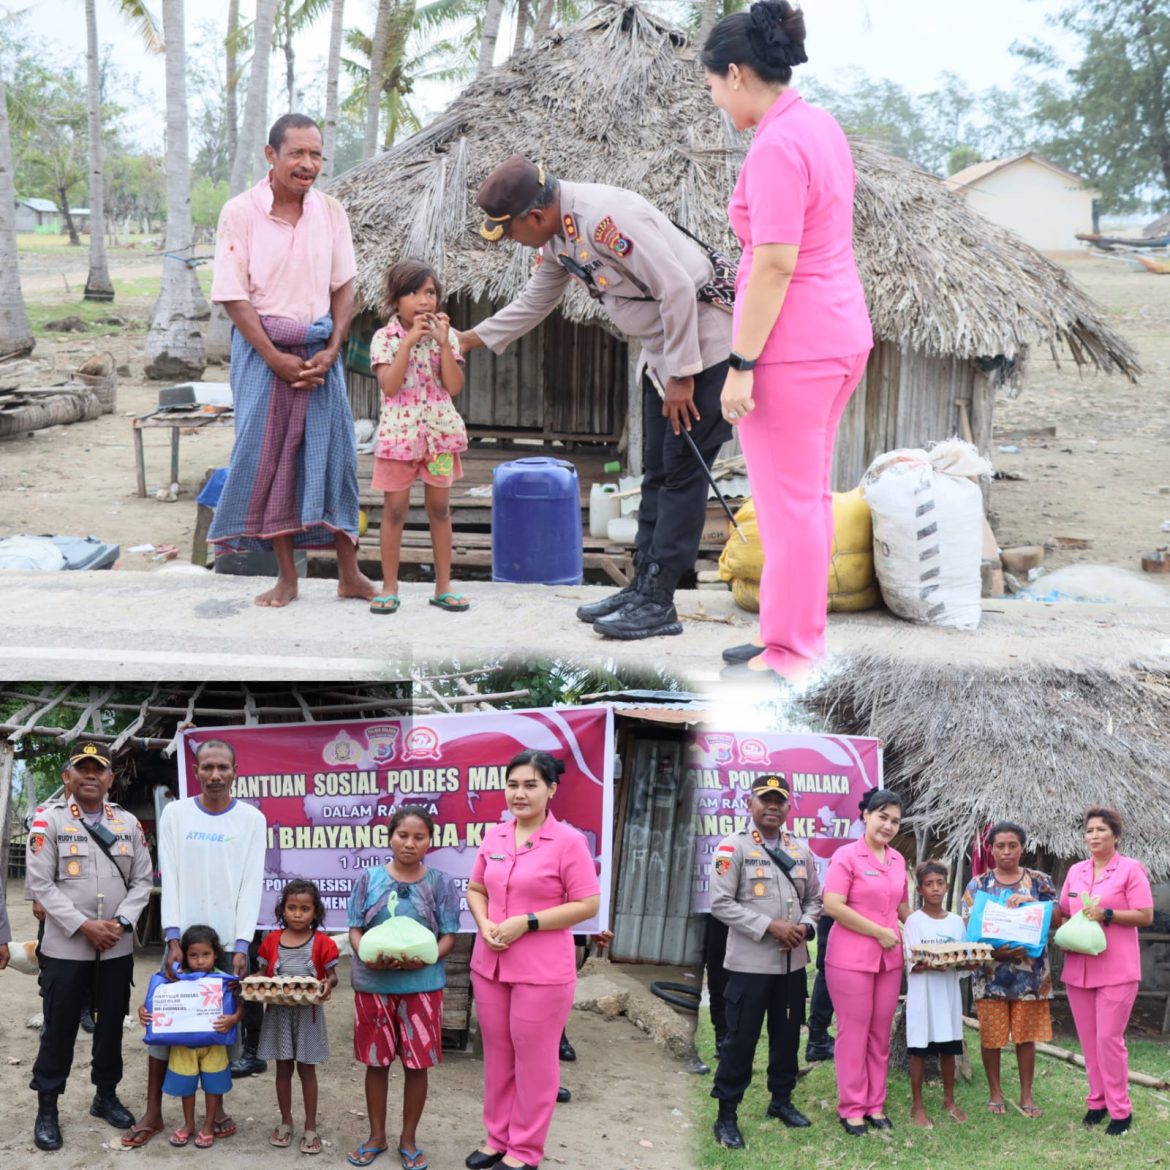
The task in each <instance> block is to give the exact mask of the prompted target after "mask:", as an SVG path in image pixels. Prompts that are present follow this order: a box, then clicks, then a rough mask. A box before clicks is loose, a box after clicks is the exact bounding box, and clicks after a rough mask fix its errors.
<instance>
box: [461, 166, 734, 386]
mask: <svg viewBox="0 0 1170 1170" xmlns="http://www.w3.org/2000/svg"><path fill="white" fill-rule="evenodd" d="M560 195H561V228H560V234H559V235H555V236H553V238H552V239H551V240H550V241H549V242H548V243H547V244H546V245H545V246H544V247H543V248H542V249H541V250H540V253H539V255H538V257H537V267H536V270H535V271H534V272H533V274H532V276H531V278H530V279H529V281H528V284H527V285H525V287H524V291H523V292H522V293H521V294H520V295H519V297H517V298H516V300H514V301H513V302H512V303H511V304H510V305H507V306H506V307H505V308H503V309H501V310H500V311H499V312H498V313H496V314H494V315H493V316H491V317H489V318H488V319H487V320H486V321H481V322H480V323H479V324H478V325H475V326H473V329H474V331H475V333H476V334H477V335H478V336H479V338H480V340H481V341H482V342H483V343H484V345H486V346H487V347H488V348H489V349H490V350H492V352H493V353H503V351H504V349H505V348H506V347H507V346H508V344H509V343H510V342H512V341H515V340H516V339H517V338H518V337H523V336H524V334H526V333H528V332H529V331H530V330H532V329H534V328H535V327H536V326H537V325H539V324H540V322H541V321H543V320H544V319H545V317H547V316H548V315H549V314H550V313H551V312H552V311H553V309H555V308H556V307H557V305H559V304H560V302H561V300H562V298H563V297H564V295H565V293H566V292H567V291H568V288H569V282H570V281H571V280H574V279H577V278H575V277H573V276H570V275H569V273H568V272H566V271H565V269H564V268H563V267H562V266H561V264H560V262H559V261H558V259H557V257H558V256H559V255H561V254H564V255H567V256H568V257H569V258H570V259H572V260H574V261H576V263H578V264H579V265H581V267H582V268H585V269H588V271H589V273H590V275H591V276H592V278H593V283H594V286H595V287H596V289H597V290H598V291H599V292H600V293H601V294H602V297H601V304H602V307H603V308H604V309H605V312H606V314H607V315H608V316H609V319H610V320H611V321H612V322H613V324H614V325H615V326H616V327H617V329H619V330H620V331H621V332H622V333H624V334H625V335H626V336H627V337H629V338H631V339H634V340H637V341H639V342H641V344H642V360H643V361H644V362H645V363H646V364H647V365H649V367H650V369H651V370H652V371H653V372H654V374H655V375H656V376H657V377H658V379H659V381H660V382H661V383H662V384H663V386H665V385H666V382H667V379H669V378H672V377H675V378H683V377H688V376H690V375H694V374H697V373H699V371H700V370H705V369H707V368H709V367H710V366H714V365H717V364H718V363H719V362H722V361H726V360H727V356H728V354H729V353H730V352H731V314H730V313H728V312H726V311H725V310H723V309H717V308H715V307H714V306H713V305H710V304H707V303H705V302H700V301H698V300H697V299H696V297H695V294H696V292H697V291H698V290H699V289H700V288H702V287H703V285H705V284H706V283H707V282H708V281H710V280H711V278H712V275H713V272H712V268H711V262H710V260H708V259H707V255H706V253H705V252H704V251H703V249H702V248H700V247H699V245H698V244H696V243H695V242H694V241H693V240H691V239H689V238H688V237H687V236H684V235H683V234H682V232H680V231H679V230H678V228H676V227H675V226H674V224H672V223H671V222H670V220H669V219H667V217H666V216H665V215H663V214H662V212H661V211H659V210H658V208H656V207H654V206H653V205H652V204H650V203H648V202H647V201H646V200H645V199H643V198H642V196H641V195H637V194H635V193H634V192H633V191H627V190H625V189H624V188H621V187H608V186H605V185H603V184H600V183H566V182H563V181H562V182H561V184H560ZM638 298H649V299H638Z"/></svg>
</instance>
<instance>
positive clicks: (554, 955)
mask: <svg viewBox="0 0 1170 1170" xmlns="http://www.w3.org/2000/svg"><path fill="white" fill-rule="evenodd" d="M471 880H472V881H473V882H479V884H480V885H482V886H485V887H486V888H487V892H488V917H489V918H490V919H491V920H492V921H493V922H502V921H503V920H504V919H505V918H510V917H511V916H512V915H514V914H535V913H537V912H538V911H540V910H547V909H549V908H550V907H552V906H563V905H564V904H565V903H566V902H576V901H579V900H580V899H581V898H590V897H592V896H593V895H594V894H599V893H600V892H601V885H600V883H599V881H598V878H597V867H596V866H595V865H594V864H593V858H592V857H591V856H590V853H589V846H588V845H587V844H586V843H585V838H584V836H583V835H582V834H581V833H579V832H578V831H577V830H576V829H574V828H573V827H572V826H571V825H562V824H561V823H560V821H558V820H557V819H556V817H554V816H553V815H552V813H551V812H550V813H549V814H548V816H547V817H546V818H545V822H544V824H543V825H542V826H541V827H540V831H539V832H537V833H535V834H534V835H533V836H532V837H530V838H529V839H528V841H527V842H526V844H525V846H524V848H523V849H520V850H517V849H516V823H515V821H507V822H505V823H504V824H502V825H497V826H496V827H495V828H494V829H490V830H489V831H488V832H487V833H486V834H485V836H484V839H483V844H482V845H481V846H480V847H479V853H478V854H477V855H476V858H475V862H474V864H473V865H472V867H471ZM471 969H472V970H473V971H474V972H475V973H476V974H477V975H483V976H485V977H486V978H488V979H496V980H498V981H499V982H501V983H553V984H555V983H573V982H574V981H575V980H576V978H577V952H576V948H575V947H574V945H573V932H572V931H571V930H536V931H532V932H531V933H529V934H522V935H521V936H520V937H519V938H518V939H517V940H516V941H515V942H514V943H512V945H511V946H510V947H508V949H507V950H505V951H493V950H492V949H491V948H490V947H489V946H488V945H487V944H486V943H485V942H484V941H483V938H482V937H479V936H477V937H476V940H475V948H474V950H473V951H472V954H471Z"/></svg>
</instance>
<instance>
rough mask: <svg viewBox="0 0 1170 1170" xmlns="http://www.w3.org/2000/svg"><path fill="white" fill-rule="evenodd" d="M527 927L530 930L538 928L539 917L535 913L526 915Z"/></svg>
mask: <svg viewBox="0 0 1170 1170" xmlns="http://www.w3.org/2000/svg"><path fill="white" fill-rule="evenodd" d="M528 929H529V930H530V931H532V930H539V929H540V919H539V918H537V917H536V915H535V914H529V915H528Z"/></svg>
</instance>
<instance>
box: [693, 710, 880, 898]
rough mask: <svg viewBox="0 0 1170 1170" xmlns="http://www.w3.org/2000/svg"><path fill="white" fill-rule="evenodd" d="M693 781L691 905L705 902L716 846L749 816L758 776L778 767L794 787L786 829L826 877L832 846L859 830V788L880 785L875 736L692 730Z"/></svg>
mask: <svg viewBox="0 0 1170 1170" xmlns="http://www.w3.org/2000/svg"><path fill="white" fill-rule="evenodd" d="M687 772H688V775H687V780H688V781H689V782H690V783H691V784H692V785H693V790H694V809H695V818H694V824H695V863H694V884H693V887H692V888H693V894H692V897H691V910H692V912H693V913H696V914H700V913H704V914H705V913H707V912H708V911H709V910H710V909H711V888H710V874H711V863H712V859H713V858H714V855H715V847H716V846H717V845H718V844H719V842H720V841H721V840H723V838H724V837H727V836H730V835H731V834H732V833H736V832H739V830H740V829H742V828H743V827H744V826H745V825H746V824H747V823H748V819H749V817H748V796H749V795H750V792H751V786H752V781H753V780H755V779H756V777H757V776H767V775H770V774H777V775H782V776H784V778H785V779H786V780H787V781H788V789H789V791H790V792H791V793H792V800H791V802H790V812H789V815H788V831H789V832H790V833H792V834H793V836H796V837H800V838H803V839H804V840H807V841H808V844H809V848H810V849H811V850H812V852H813V856H814V857H815V858H816V863H817V870H818V872H819V873H820V876H821V880H822V881H823V880H824V877H825V869H826V868H827V866H828V864H829V858H830V857H832V856H833V853H834V852H835V851H836V849H837V847H838V846H839V845H840V844H841V843H842V842H843V841H848V840H849V839H850V838H853V837H860V836H861V831H862V824H861V815H860V813H859V812H858V810H857V806H858V802H859V801H860V800H861V797H862V794H863V793H865V792H867V791H868V790H869V789H871V788H880V787H881V785H882V753H881V743H880V741H878V740H876V739H864V738H859V737H856V736H847V735H781V734H770V733H768V732H756V731H753V732H748V733H743V732H736V731H706V730H701V729H700V730H697V731H696V732H695V735H694V738H693V740H692V741H691V744H690V747H689V749H688V754H687Z"/></svg>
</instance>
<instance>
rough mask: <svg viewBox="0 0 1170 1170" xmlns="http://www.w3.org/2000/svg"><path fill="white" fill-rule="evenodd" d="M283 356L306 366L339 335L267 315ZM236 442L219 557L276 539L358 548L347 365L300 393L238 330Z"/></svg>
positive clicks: (216, 530) (217, 538) (220, 511)
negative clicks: (343, 540) (340, 542)
mask: <svg viewBox="0 0 1170 1170" xmlns="http://www.w3.org/2000/svg"><path fill="white" fill-rule="evenodd" d="M260 322H261V324H262V325H263V326H264V331H265V332H266V333H267V334H268V336H269V337H270V338H271V339H272V341H273V343H274V344H275V345H276V347H277V348H278V349H280V350H282V351H283V352H285V353H291V354H295V355H296V356H297V357H301V358H305V359H308V358H310V357H312V355H313V354H315V353H317V352H319V351H320V350H321V349H323V348H324V346H325V343H326V342H327V341H328V340H329V335H330V333H331V332H332V331H333V319H332V318H331V317H330V316H328V315H326V316H324V317H322V318H320V320H318V321H314V322H313V324H312V325H300V324H298V323H296V322H295V321H289V320H287V319H286V318H284V317H261V318H260ZM231 384H232V397H233V399H234V401H235V415H236V439H235V444H234V445H233V447H232V456H231V464H230V466H229V469H228V476H227V482H226V483H225V484H224V488H223V494H222V495H221V496H220V499H219V504H218V505H217V506H216V509H215V519H214V520H213V521H212V524H211V531H210V533H209V534H208V540H209V541H210V542H212V543H213V544H214V545H215V551H216V555H222V554H225V553H232V552H242V551H251V550H255V549H270V548H271V547H272V545H271V540H272V538H273V537H274V536H291V537H292V538H293V544H294V546H295V547H297V548H333V547H334V534H335V533H337V532H344V533H347V534H348V535H349V536H350V538H351V539H352V540H353V542H354V544H357V539H358V482H357V449H356V446H355V442H354V433H353V416H352V415H351V414H350V410H349V400H348V398H347V397H346V393H345V375H344V373H343V370H342V363H341V361H340V360H338V361H337V362H335V363H334V364H333V366H332V368H331V369H330V370H329V373H328V374H327V376H326V378H325V382H324V383H323V384H322V385H320V386H318V387H317V388H316V389H315V390H293V389H292V388H291V387H290V386H289V385H288V383H287V382H283V381H281V380H280V379H279V378H277V377H276V375H275V374H274V373H273V372H272V371H271V370H270V369H269V368H268V366H267V365H266V364H265V362H264V360H263V359H262V358H261V357H260V355H259V354H258V353H257V352H256V351H255V350H254V349H253V348H252V346H251V345H250V344H249V343H248V342H247V341H246V340H245V339H244V336H243V334H241V333H240V332H239V330H237V329H233V330H232V365H231Z"/></svg>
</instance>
